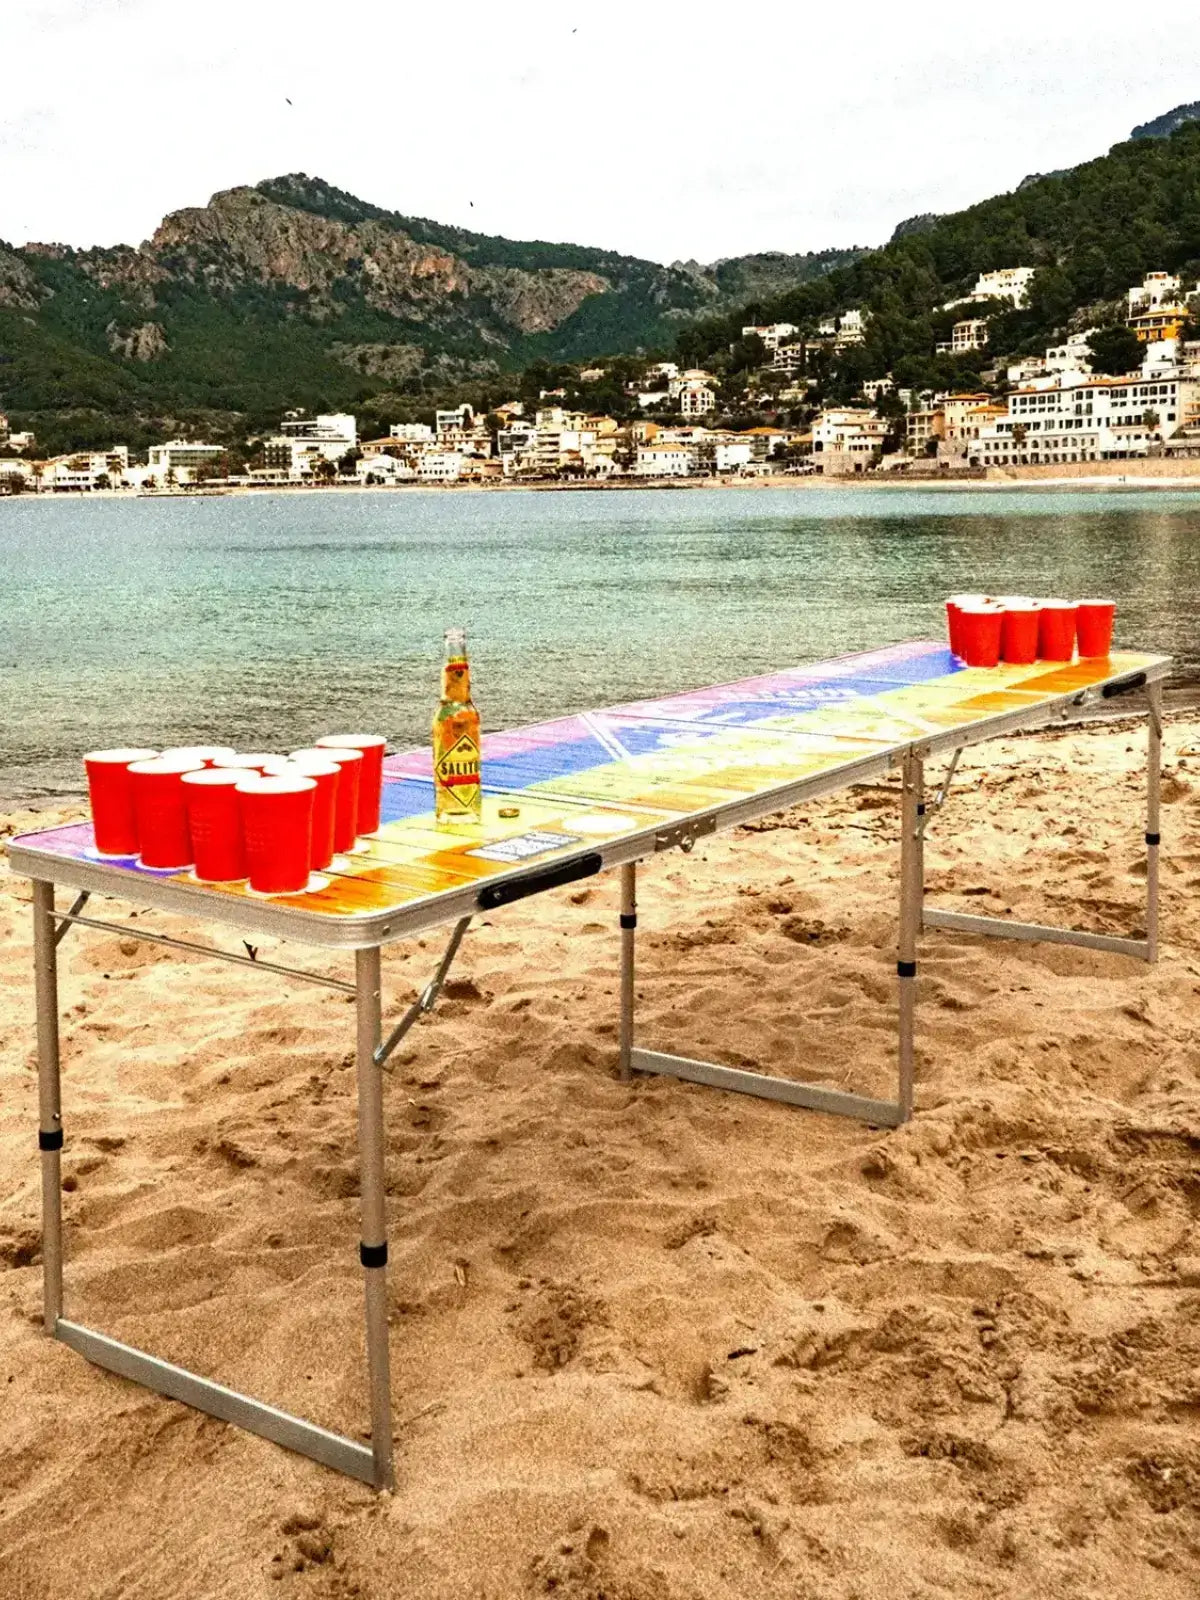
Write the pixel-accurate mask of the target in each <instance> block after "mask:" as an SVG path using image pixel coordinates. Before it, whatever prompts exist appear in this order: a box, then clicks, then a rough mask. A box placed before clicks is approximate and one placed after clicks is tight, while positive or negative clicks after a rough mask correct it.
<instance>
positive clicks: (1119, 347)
mask: <svg viewBox="0 0 1200 1600" xmlns="http://www.w3.org/2000/svg"><path fill="white" fill-rule="evenodd" d="M1088 348H1089V349H1090V351H1091V361H1092V371H1093V372H1103V373H1108V374H1109V375H1111V376H1112V377H1120V376H1122V375H1123V374H1124V373H1126V372H1132V371H1133V370H1134V368H1135V367H1138V366H1140V365H1141V360H1142V342H1141V340H1140V339H1139V338H1138V336H1137V335H1136V334H1135V333H1134V331H1133V329H1132V328H1127V327H1126V326H1125V324H1124V323H1123V322H1110V323H1108V324H1107V325H1106V326H1105V327H1103V328H1097V329H1096V331H1095V333H1093V334H1092V335H1091V337H1090V338H1089V340H1088Z"/></svg>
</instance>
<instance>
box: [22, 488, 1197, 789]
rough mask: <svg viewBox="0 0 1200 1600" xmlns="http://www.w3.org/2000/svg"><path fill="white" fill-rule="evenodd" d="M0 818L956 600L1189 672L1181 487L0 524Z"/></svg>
mask: <svg viewBox="0 0 1200 1600" xmlns="http://www.w3.org/2000/svg"><path fill="white" fill-rule="evenodd" d="M0 561H2V562H3V569H2V577H0V710H2V711H3V716H2V718H0V798H3V799H6V800H11V799H13V798H17V797H20V798H25V797H33V796H39V795H47V794H54V793H64V792H69V793H74V792H77V791H78V789H79V788H80V785H81V769H80V766H79V756H80V754H81V752H83V751H84V750H88V749H91V748H94V747H96V746H104V745H125V744H149V745H153V746H162V745H166V744H176V743H183V742H188V743H192V742H196V741H201V740H202V741H204V742H208V741H210V740H215V739H220V740H221V741H222V742H226V741H227V742H230V743H233V744H237V745H240V746H241V748H243V749H250V748H254V749H277V750H288V749H293V748H295V747H296V746H297V745H301V744H306V743H308V742H309V740H311V739H312V738H313V737H314V736H316V735H317V734H320V733H323V732H329V731H333V730H336V729H339V728H343V729H349V728H354V729H359V728H366V729H378V730H379V731H382V732H385V733H387V734H388V735H389V736H390V737H391V738H392V739H393V740H394V741H396V743H398V744H401V745H404V744H413V743H419V742H422V741H423V740H424V739H425V738H426V737H427V732H428V722H429V716H430V712H431V710H432V706H433V703H434V700H435V699H436V696H437V689H438V666H439V661H440V649H441V635H442V629H443V627H445V626H446V625H448V624H451V623H464V624H465V625H466V626H467V628H468V630H469V635H470V642H471V654H472V663H473V669H474V681H475V686H476V698H477V700H478V701H479V703H480V706H481V709H482V711H483V714H484V724H485V727H491V728H497V727H505V726H512V725H514V724H516V723H519V722H525V721H531V720H534V719H537V718H543V717H550V716H555V715H559V714H563V713H567V712H571V711H576V710H580V709H583V708H585V707H588V706H593V705H603V704H606V703H611V702H614V701H619V700H625V699H629V698H632V697H635V696H638V695H643V694H648V693H654V692H664V691H666V690H669V689H677V688H684V687H689V686H692V685H695V684H700V683H709V682H714V681H719V680H721V679H728V678H735V677H742V676H745V675H747V674H749V673H751V672H754V671H758V670H761V669H765V668H770V667H779V666H786V665H792V664H794V663H797V662H801V661H808V660H818V659H820V658H822V657H825V656H830V655H836V654H839V653H842V652H845V651H849V650H858V649H867V648H869V647H871V646H873V645H879V644H886V643H891V642H893V641H895V640H899V639H905V638H913V637H919V636H926V637H940V636H941V632H942V626H943V624H942V613H941V600H942V597H943V596H944V595H945V594H947V593H950V592H952V591H954V590H957V589H975V588H988V589H991V590H992V591H994V592H1014V591H1020V592H1033V593H1035V594H1037V593H1057V594H1063V593H1066V594H1071V593H1074V594H1079V593H1090V594H1096V593H1107V594H1111V595H1113V596H1115V598H1116V599H1117V601H1118V604H1119V614H1118V639H1119V641H1121V642H1125V643H1130V644H1137V645H1145V646H1147V647H1150V648H1153V649H1157V650H1163V651H1167V652H1169V653H1171V654H1173V655H1174V656H1175V657H1176V658H1177V660H1178V662H1179V664H1180V676H1181V677H1184V678H1191V679H1195V678H1200V494H1194V493H1185V492H1181V493H1177V494H1176V493H1164V492H1160V491H1155V492H1120V491H1117V492H1110V491H1105V492H1063V491H1046V490H1038V489H1032V488H1031V489H1021V490H1005V491H1002V492H997V493H980V492H967V491H958V492H953V491H929V492H917V491H891V490H886V489H876V490H872V489H862V490H859V489H844V490H834V491H821V490H809V491H805V490H745V491H738V490H727V491H721V492H716V493H688V492H680V493H654V492H646V493H632V492H629V493H619V494H617V493H612V492H592V493H584V492H575V493H570V494H545V493H541V494H538V493H505V494H491V495H488V494H452V493H451V494H448V493H444V492H443V493H438V492H431V493H429V492H416V491H404V492H398V493H393V494H382V493H381V494H370V495H366V494H364V495H352V494H344V495H343V494H339V493H338V492H337V491H327V492H325V493H312V494H282V495H271V496H241V497H234V496H231V497H228V498H214V499H197V500H187V499H180V500H133V501H116V500H93V501H83V502H81V501H78V500H74V499H72V500H70V501H69V502H66V501H60V500H55V501H53V502H49V503H48V502H47V501H45V500H41V501H38V502H37V503H32V502H30V501H29V500H28V499H23V498H18V499H13V500H6V501H3V502H0Z"/></svg>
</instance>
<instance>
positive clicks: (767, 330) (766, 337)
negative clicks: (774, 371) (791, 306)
mask: <svg viewBox="0 0 1200 1600" xmlns="http://www.w3.org/2000/svg"><path fill="white" fill-rule="evenodd" d="M799 332H800V330H799V328H797V327H796V325H795V324H794V323H791V322H768V323H766V324H764V325H762V326H755V325H753V324H752V325H751V326H749V327H745V328H743V329H742V338H743V339H749V338H750V336H751V334H755V333H756V334H757V335H758V337H759V338H760V339H761V340H762V342H763V344H765V345H766V347H767V349H768V350H778V349H779V346H780V345H781V344H786V343H787V342H788V340H789V339H794V338H795V337H796V335H797V334H798V333H799Z"/></svg>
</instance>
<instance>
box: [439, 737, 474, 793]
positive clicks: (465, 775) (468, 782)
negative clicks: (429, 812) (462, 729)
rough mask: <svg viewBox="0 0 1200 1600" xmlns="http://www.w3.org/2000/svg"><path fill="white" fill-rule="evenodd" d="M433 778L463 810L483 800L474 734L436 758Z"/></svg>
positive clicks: (462, 739)
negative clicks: (480, 797) (481, 797)
mask: <svg viewBox="0 0 1200 1600" xmlns="http://www.w3.org/2000/svg"><path fill="white" fill-rule="evenodd" d="M433 778H434V782H435V783H436V784H437V786H438V788H439V789H441V790H443V792H444V793H445V795H446V798H447V799H449V800H452V801H453V803H454V805H455V806H456V807H458V808H459V809H461V810H462V811H474V810H475V809H476V808H477V806H478V804H479V746H478V745H477V744H476V743H475V740H474V739H472V738H471V736H470V734H467V733H464V734H463V735H462V737H461V738H459V739H457V740H456V741H455V742H454V744H452V745H451V746H450V748H449V750H445V751H443V752H442V754H441V755H440V756H439V757H438V759H437V760H436V761H435V762H434V766H433Z"/></svg>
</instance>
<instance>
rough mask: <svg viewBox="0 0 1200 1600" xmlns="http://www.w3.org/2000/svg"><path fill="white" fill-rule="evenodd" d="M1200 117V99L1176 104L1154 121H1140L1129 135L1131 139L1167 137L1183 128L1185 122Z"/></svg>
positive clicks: (1193, 120)
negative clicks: (1180, 104) (1183, 104)
mask: <svg viewBox="0 0 1200 1600" xmlns="http://www.w3.org/2000/svg"><path fill="white" fill-rule="evenodd" d="M1198 118H1200V100H1192V101H1189V103H1188V104H1187V105H1186V106H1176V107H1175V109H1174V111H1165V112H1164V113H1163V114H1162V116H1161V117H1155V119H1154V121H1153V122H1140V123H1139V124H1138V125H1137V127H1136V128H1135V129H1134V130H1133V132H1132V133H1131V134H1130V135H1129V137H1130V138H1131V139H1165V138H1167V136H1168V135H1169V134H1172V133H1174V132H1175V129H1176V128H1182V127H1183V125H1184V123H1185V122H1195V121H1196V120H1197V119H1198Z"/></svg>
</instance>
